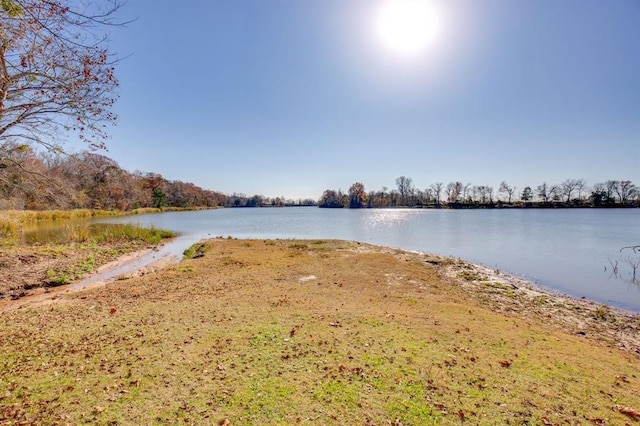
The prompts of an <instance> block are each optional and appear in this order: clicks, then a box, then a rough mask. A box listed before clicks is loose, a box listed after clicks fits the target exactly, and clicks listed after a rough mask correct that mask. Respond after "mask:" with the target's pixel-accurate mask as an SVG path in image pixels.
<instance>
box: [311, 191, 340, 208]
mask: <svg viewBox="0 0 640 426" xmlns="http://www.w3.org/2000/svg"><path fill="white" fill-rule="evenodd" d="M345 204H347V198H346V196H345V195H344V194H343V193H342V191H337V192H336V191H334V190H332V189H327V190H325V191H324V192H323V193H322V196H321V197H320V200H319V201H318V207H323V208H342V207H344V206H345Z"/></svg>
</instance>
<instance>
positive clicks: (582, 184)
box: [576, 179, 587, 200]
mask: <svg viewBox="0 0 640 426" xmlns="http://www.w3.org/2000/svg"><path fill="white" fill-rule="evenodd" d="M586 187H587V181H586V180H584V179H578V180H576V190H577V191H578V200H582V192H583V191H584V190H585V189H586Z"/></svg>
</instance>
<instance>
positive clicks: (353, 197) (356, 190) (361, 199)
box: [349, 182, 367, 209]
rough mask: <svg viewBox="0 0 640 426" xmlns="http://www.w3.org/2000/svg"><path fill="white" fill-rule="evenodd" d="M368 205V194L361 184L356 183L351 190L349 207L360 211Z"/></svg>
mask: <svg viewBox="0 0 640 426" xmlns="http://www.w3.org/2000/svg"><path fill="white" fill-rule="evenodd" d="M366 203H367V192H366V191H365V189H364V185H363V184H362V183H360V182H356V183H354V184H353V185H351V187H350V188H349V207H350V208H352V209H359V208H362V207H364V206H365V205H366Z"/></svg>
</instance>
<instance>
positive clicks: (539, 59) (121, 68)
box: [105, 0, 640, 199]
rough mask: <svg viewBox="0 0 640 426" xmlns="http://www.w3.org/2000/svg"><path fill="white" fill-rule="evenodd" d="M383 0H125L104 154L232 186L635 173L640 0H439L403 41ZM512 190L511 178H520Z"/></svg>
mask: <svg viewBox="0 0 640 426" xmlns="http://www.w3.org/2000/svg"><path fill="white" fill-rule="evenodd" d="M382 3H385V2H384V1H376V0H206V1H205V0H191V1H189V2H182V3H177V2H175V1H167V0H157V1H154V2H143V1H129V2H128V3H127V4H126V5H125V7H124V8H123V9H122V10H121V15H120V16H121V17H122V18H123V19H131V18H136V20H135V21H134V22H132V23H130V24H129V25H128V26H127V27H126V28H121V29H115V30H114V32H113V34H112V42H111V45H110V47H111V49H112V50H113V51H114V52H116V53H117V54H118V55H120V56H121V57H125V59H123V60H122V61H121V62H120V63H119V64H118V67H117V74H118V77H119V79H120V83H121V85H120V89H119V91H120V99H119V101H118V103H117V104H116V112H117V114H118V115H119V123H118V125H117V127H115V128H114V129H113V132H112V135H113V136H112V139H111V140H110V141H109V142H108V146H109V151H108V152H106V153H105V154H106V155H108V156H109V157H111V158H113V159H114V160H116V161H117V162H118V163H119V164H120V165H121V166H122V167H124V168H125V169H127V170H130V171H134V170H140V171H143V172H151V171H152V172H157V173H160V174H162V175H163V176H164V177H166V178H167V179H170V180H182V181H188V182H193V183H195V184H197V185H200V186H202V187H205V188H208V189H212V190H217V191H221V192H224V193H232V192H238V193H245V194H247V195H253V194H262V195H265V196H285V197H288V198H306V197H311V198H314V199H317V198H318V197H319V196H320V195H321V194H322V191H324V190H325V189H343V190H347V189H348V188H349V186H350V185H351V184H352V183H354V182H356V181H360V182H363V183H364V185H365V187H366V189H367V190H379V189H380V188H382V187H383V186H386V187H388V188H394V187H395V179H396V178H397V177H398V176H401V175H403V176H407V177H411V178H412V179H413V182H414V184H415V186H416V187H417V188H419V189H424V188H426V187H428V186H429V185H430V184H432V183H435V182H444V183H447V182H449V181H454V180H459V181H462V182H464V183H467V182H470V183H472V184H475V185H491V186H494V188H496V189H497V187H498V185H499V184H500V182H501V181H502V180H506V181H507V182H508V183H509V184H511V185H515V186H517V187H518V188H519V190H520V189H522V188H523V187H524V186H526V185H529V186H532V187H535V186H537V185H539V184H540V183H542V182H545V181H546V182H548V183H560V182H561V181H563V180H565V179H567V178H584V179H586V180H587V182H588V183H589V184H594V183H597V182H602V181H604V180H608V179H629V180H632V181H634V182H635V183H636V184H637V185H640V167H639V164H640V43H639V42H638V40H640V24H639V23H640V2H639V1H637V0H616V1H606V0H598V1H595V0H563V1H546V0H536V1H528V0H518V1H511V0H467V1H461V0H449V1H432V2H429V3H430V4H431V6H432V14H433V16H435V18H433V19H434V21H435V22H437V25H438V29H439V31H438V35H437V37H436V38H435V39H434V40H433V41H432V42H431V43H430V45H429V46H428V47H427V48H425V49H424V50H423V51H420V52H418V53H417V54H414V55H409V56H402V55H400V54H398V52H394V51H393V50H390V49H388V48H387V47H386V46H385V45H383V43H382V42H381V40H380V38H379V37H378V35H377V33H376V31H375V29H374V28H375V27H374V22H375V17H376V16H377V15H376V14H377V13H379V12H378V10H379V8H380V7H381V4H382ZM518 192H519V191H518Z"/></svg>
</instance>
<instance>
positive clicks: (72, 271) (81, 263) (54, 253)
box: [0, 241, 152, 300]
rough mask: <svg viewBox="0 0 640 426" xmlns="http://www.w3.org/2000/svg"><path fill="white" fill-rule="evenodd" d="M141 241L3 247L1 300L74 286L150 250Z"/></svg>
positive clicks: (0, 284) (0, 280) (0, 272)
mask: <svg viewBox="0 0 640 426" xmlns="http://www.w3.org/2000/svg"><path fill="white" fill-rule="evenodd" d="M151 248H152V246H150V245H148V244H145V243H142V242H139V241H129V242H118V243H109V244H101V245H98V244H60V245H35V246H0V300H1V299H13V300H15V299H18V298H21V297H24V296H27V295H29V294H33V293H37V292H38V291H39V290H40V289H43V288H50V287H57V286H60V285H64V284H70V283H72V282H75V281H77V280H79V279H81V278H82V277H85V276H87V275H89V274H91V273H93V272H95V271H96V270H97V269H98V268H100V267H101V266H103V265H105V264H107V263H110V262H114V261H116V260H118V259H121V258H122V257H123V256H126V255H128V254H131V253H134V252H138V251H141V250H149V249H151Z"/></svg>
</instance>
